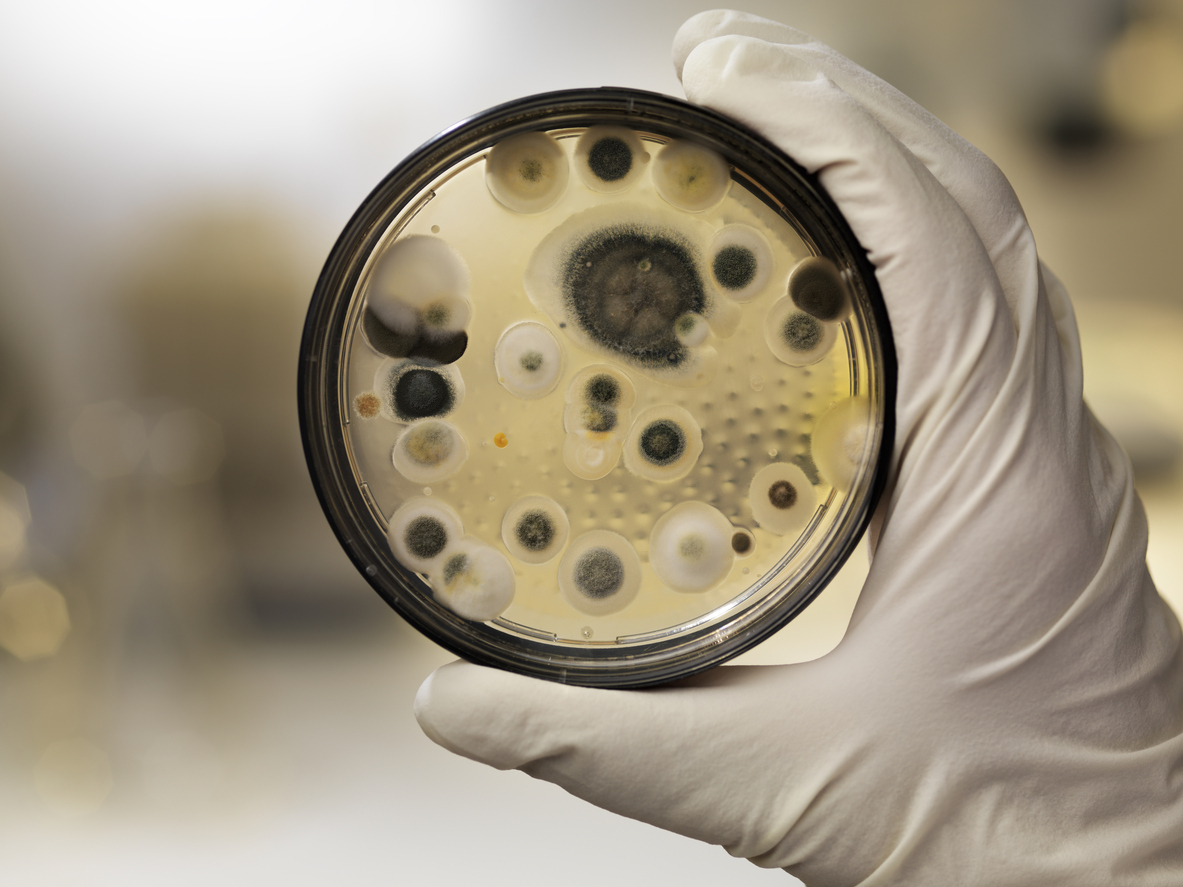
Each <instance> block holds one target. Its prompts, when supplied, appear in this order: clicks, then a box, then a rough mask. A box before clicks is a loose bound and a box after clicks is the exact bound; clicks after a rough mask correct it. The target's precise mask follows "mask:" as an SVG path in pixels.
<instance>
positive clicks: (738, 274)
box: [711, 246, 756, 290]
mask: <svg viewBox="0 0 1183 887" xmlns="http://www.w3.org/2000/svg"><path fill="white" fill-rule="evenodd" d="M711 270H712V271H714V272H715V280H717V281H719V286H721V287H723V288H724V289H729V290H741V289H743V288H744V287H745V286H747V285H748V284H749V283H751V282H752V280H753V279H755V277H756V254H755V253H753V252H752V251H751V250H750V249H748V248H747V247H743V246H725V247H723V248H722V249H721V250H719V252H717V253H716V254H715V261H714V262H713V263H712V265H711Z"/></svg>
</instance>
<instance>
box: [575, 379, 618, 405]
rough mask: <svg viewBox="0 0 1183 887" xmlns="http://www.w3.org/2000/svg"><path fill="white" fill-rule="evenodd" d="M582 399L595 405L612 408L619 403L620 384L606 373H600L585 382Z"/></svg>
mask: <svg viewBox="0 0 1183 887" xmlns="http://www.w3.org/2000/svg"><path fill="white" fill-rule="evenodd" d="M583 397H584V399H585V400H589V401H591V402H592V403H595V404H601V405H603V406H608V407H614V406H616V404H617V403H618V402H619V401H620V383H619V382H617V381H616V380H615V379H613V378H612V377H611V376H609V375H608V374H607V373H600V374H599V375H598V376H592V377H591V378H590V379H588V380H587V385H586V386H585V387H584V389H583Z"/></svg>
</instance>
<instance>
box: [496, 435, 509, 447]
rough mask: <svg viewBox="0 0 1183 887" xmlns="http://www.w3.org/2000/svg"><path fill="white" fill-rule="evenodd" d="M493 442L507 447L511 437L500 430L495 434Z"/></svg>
mask: <svg viewBox="0 0 1183 887" xmlns="http://www.w3.org/2000/svg"><path fill="white" fill-rule="evenodd" d="M493 443H495V444H497V446H499V447H501V448H502V449H505V448H506V447H507V446H509V438H508V437H506V436H505V435H504V434H502V433H501V432H500V431H498V432H497V433H496V434H494V435H493Z"/></svg>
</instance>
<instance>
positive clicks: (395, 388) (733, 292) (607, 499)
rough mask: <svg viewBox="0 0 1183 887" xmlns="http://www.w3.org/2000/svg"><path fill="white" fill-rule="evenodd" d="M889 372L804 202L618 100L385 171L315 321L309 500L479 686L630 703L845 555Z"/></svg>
mask: <svg viewBox="0 0 1183 887" xmlns="http://www.w3.org/2000/svg"><path fill="white" fill-rule="evenodd" d="M894 385H895V369H894V355H893V351H892V346H891V338H890V333H889V330H888V326H887V320H886V315H885V312H884V309H883V304H882V300H881V297H880V295H879V291H878V288H877V286H876V283H875V279H874V275H873V274H872V272H871V269H870V266H869V265H868V263H867V261H866V257H865V255H864V253H863V251H862V249H861V248H860V247H859V245H858V243H857V241H856V240H855V239H854V237H853V235H852V234H851V233H850V231H849V228H848V227H847V225H846V224H845V222H844V220H843V219H842V217H841V215H840V214H839V213H838V212H837V210H836V209H835V208H834V206H833V204H832V202H831V201H830V200H829V198H828V197H827V195H826V194H825V193H824V191H822V189H821V188H820V187H819V185H818V183H817V181H816V180H815V179H813V178H812V177H810V176H809V175H807V174H805V173H804V172H803V171H802V170H801V169H800V168H799V167H798V166H796V165H795V164H794V163H793V162H792V161H791V160H790V159H789V158H787V157H786V156H785V155H784V154H783V153H781V152H780V151H778V150H777V149H776V148H774V147H773V146H771V145H770V144H769V143H767V142H766V141H764V140H763V139H762V138H760V137H759V136H757V135H755V134H753V133H751V132H749V131H748V130H746V129H744V128H743V127H741V126H740V125H738V124H736V123H734V122H733V121H731V120H729V119H727V118H725V117H722V116H721V115H719V114H716V113H714V112H711V111H707V110H704V109H701V108H697V107H694V106H692V105H689V104H686V103H685V102H680V101H677V100H674V99H671V98H667V97H665V96H659V95H654V94H651V93H644V92H639V91H635V90H624V89H594V90H573V91H568V92H561V93H549V94H545V95H540V96H532V97H529V98H525V99H521V100H518V101H516V102H511V103H509V104H507V105H503V106H500V107H497V108H493V109H491V110H489V111H487V112H484V113H483V114H479V115H477V116H476V117H474V118H472V119H470V120H467V121H464V122H462V123H460V124H458V125H457V126H455V127H453V128H451V129H449V130H448V131H447V132H445V133H444V134H442V135H440V136H438V137H437V138H435V139H433V140H432V141H429V142H428V143H427V144H426V145H424V146H423V147H422V148H420V149H419V150H418V151H417V152H415V153H414V154H413V155H411V156H410V157H408V158H407V159H406V160H404V161H403V162H402V163H401V164H400V165H399V166H398V167H396V168H395V170H394V171H393V172H392V173H391V174H390V175H389V176H388V177H387V178H386V179H385V180H384V181H383V182H382V183H381V184H380V185H379V186H378V187H377V188H376V189H375V191H374V192H373V194H372V195H371V196H370V197H369V198H368V199H367V200H366V202H365V203H364V204H363V205H362V206H361V207H360V208H359V209H358V210H357V213H356V214H355V216H354V218H353V219H352V220H351V221H350V222H349V224H348V225H347V226H346V228H345V230H344V232H343V233H342V234H341V237H340V239H339V240H338V242H337V245H336V247H335V248H334V249H333V251H332V254H331V255H330V257H329V260H328V262H327V264H326V265H325V269H324V271H323V273H322V275H321V278H320V281H319V283H318V285H317V288H316V291H315V293H314V294H313V298H312V303H311V306H310V308H309V313H308V320H307V323H306V326H305V332H304V340H303V343H302V350H301V365H300V380H299V389H300V416H301V431H302V435H303V438H304V444H305V452H306V455H307V459H308V464H309V468H310V470H311V473H312V477H313V482H314V485H315V487H316V489H317V493H318V495H319V497H320V500H321V503H322V505H323V507H324V510H325V513H326V515H327V516H328V519H329V521H330V523H331V524H332V526H333V529H334V531H335V532H336V534H337V536H338V538H339V539H340V541H341V543H342V545H343V546H344V548H345V550H346V551H347V552H348V554H349V556H350V558H351V559H352V560H353V561H354V563H355V564H356V565H357V566H358V568H359V569H360V570H361V572H362V574H363V575H364V576H365V577H366V579H367V580H368V581H369V583H370V584H371V585H372V586H373V587H374V588H375V589H376V590H377V591H378V593H379V594H381V595H382V596H383V598H385V599H386V600H387V601H388V602H389V603H390V604H391V605H392V606H393V607H394V608H395V609H396V610H397V611H398V612H399V613H401V614H402V615H403V616H404V617H405V618H407V619H408V620H409V621H410V622H411V623H412V624H413V625H415V626H416V627H417V628H418V629H419V630H420V631H422V632H424V633H425V634H427V635H428V636H429V637H431V638H432V639H434V640H435V641H437V642H438V643H440V644H442V645H443V646H445V647H447V648H448V649H450V650H451V651H453V652H454V653H456V654H458V655H460V656H463V657H465V658H467V659H470V660H472V661H475V662H480V663H484V664H487V665H493V666H497V667H500V668H505V669H510V670H513V671H517V672H520V673H523V674H528V675H533V676H536V677H541V678H547V679H551V680H556V681H564V682H569V683H574V684H582V685H592V686H604V687H636V686H646V685H652V684H658V683H662V682H665V681H669V680H674V679H676V678H680V677H684V676H686V675H689V674H693V673H695V672H698V671H701V670H703V669H706V668H710V667H712V666H714V665H716V664H718V663H719V662H722V661H724V660H725V659H727V658H730V657H731V656H734V655H736V654H738V653H740V652H742V651H744V650H746V649H748V648H749V647H751V646H752V645H754V644H756V643H758V642H759V641H760V640H762V639H763V638H765V637H767V636H769V635H770V634H772V633H773V632H775V631H776V630H777V629H778V628H780V627H781V626H783V625H784V624H785V623H786V622H788V621H789V620H790V619H792V618H793V617H794V616H795V615H797V614H798V613H799V612H800V611H801V610H802V609H803V608H804V607H805V606H806V605H808V604H809V602H810V601H811V600H813V599H814V597H815V596H816V595H817V594H819V593H820V592H821V590H822V589H823V588H824V586H825V584H826V583H827V582H828V581H829V579H830V578H831V577H832V576H833V575H834V573H835V572H837V570H838V568H839V567H840V566H841V565H842V563H843V561H844V560H845V559H846V557H847V556H848V555H849V553H850V552H851V550H852V549H853V548H854V546H855V545H856V544H857V542H858V540H859V538H860V537H861V534H862V533H863V531H864V529H865V527H866V525H867V521H868V520H869V517H870V514H871V511H872V510H873V508H874V506H875V502H876V499H877V496H878V495H879V492H880V490H881V488H882V485H883V482H884V475H885V470H886V465H887V458H888V455H889V453H890V450H891V442H892V416H893V413H892V411H893V402H894Z"/></svg>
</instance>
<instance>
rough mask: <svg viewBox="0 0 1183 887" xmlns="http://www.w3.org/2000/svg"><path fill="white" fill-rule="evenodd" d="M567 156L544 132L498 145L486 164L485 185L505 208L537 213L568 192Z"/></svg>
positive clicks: (518, 137) (522, 136) (518, 136)
mask: <svg viewBox="0 0 1183 887" xmlns="http://www.w3.org/2000/svg"><path fill="white" fill-rule="evenodd" d="M567 178H568V170H567V155H566V154H564V153H563V149H562V148H561V147H559V144H558V142H556V141H555V140H554V139H553V138H551V137H550V136H549V135H547V134H546V133H544V132H527V133H523V134H522V135H517V136H512V137H510V138H508V139H505V140H503V141H501V142H498V143H497V144H496V145H495V146H494V147H493V150H492V151H490V152H489V159H488V160H487V161H486V163H485V182H486V184H487V185H488V186H489V193H491V194H492V195H493V196H494V197H496V198H497V200H498V201H499V202H500V203H501V204H502V205H503V206H506V207H508V208H509V209H511V210H513V211H514V212H517V213H538V212H542V211H543V210H545V209H549V208H550V207H551V206H552V205H554V203H555V201H557V200H558V199H559V198H560V197H562V196H563V192H564V191H565V190H566V189H567Z"/></svg>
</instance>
